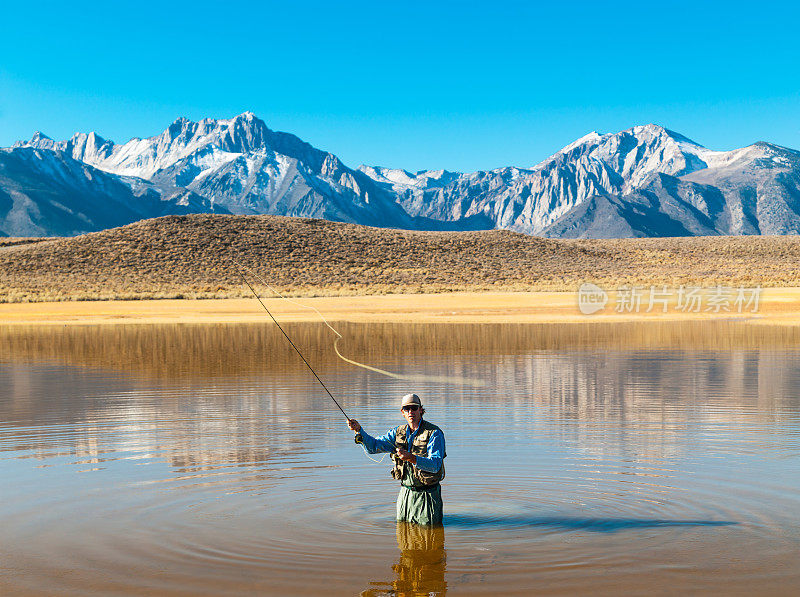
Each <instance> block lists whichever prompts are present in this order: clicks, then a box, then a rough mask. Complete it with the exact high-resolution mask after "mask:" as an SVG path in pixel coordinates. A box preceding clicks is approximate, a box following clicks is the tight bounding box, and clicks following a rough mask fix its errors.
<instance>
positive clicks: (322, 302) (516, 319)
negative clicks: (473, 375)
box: [0, 288, 800, 326]
mask: <svg viewBox="0 0 800 597" xmlns="http://www.w3.org/2000/svg"><path fill="white" fill-rule="evenodd" d="M577 297H578V294H577V292H545V291H541V292H453V293H441V294H386V295H369V296H363V295H362V296H337V297H309V298H292V299H281V298H270V299H262V300H263V302H264V304H265V305H266V307H267V308H268V309H269V310H270V311H271V312H272V314H273V315H274V316H275V318H276V319H277V320H278V321H279V322H286V323H304V322H305V323H308V322H320V321H322V319H321V317H320V315H318V314H317V313H316V312H315V311H314V310H313V309H311V308H310V307H313V308H315V309H318V310H319V312H320V313H322V315H323V316H324V317H325V319H327V320H328V321H330V322H351V323H487V324H490V323H521V324H524V323H553V324H556V323H570V324H575V323H598V322H604V323H624V322H648V321H650V322H655V321H658V322H668V321H741V322H746V323H749V324H773V325H797V324H800V288H765V289H763V290H762V291H761V294H760V298H759V305H758V308H757V310H756V311H755V312H752V310H751V309H750V308H748V309H746V310H743V311H742V312H738V311H737V309H736V308H735V306H733V305H730V306H729V310H728V311H725V310H720V311H719V312H715V311H714V310H710V311H708V310H704V309H700V310H699V311H698V312H686V311H681V310H678V309H677V305H676V300H675V297H672V299H671V300H670V301H669V302H668V303H667V307H666V308H667V312H666V313H664V312H662V311H661V309H663V308H664V307H663V306H659V308H657V309H653V310H652V311H651V312H649V313H648V312H647V311H646V308H647V302H646V301H643V302H642V305H641V307H640V309H639V311H638V312H617V311H616V307H615V304H617V303H616V302H615V301H617V297H616V296H615V293H613V292H612V293H609V302H608V304H607V305H606V307H605V308H604V309H602V310H601V311H599V312H597V313H594V314H590V315H584V314H583V313H581V311H580V310H579V308H578V298H577ZM264 321H271V319H270V318H269V315H268V314H267V313H266V312H265V311H264V309H263V308H262V306H261V305H260V304H259V303H258V301H257V300H256V299H255V298H246V299H241V298H237V299H157V300H129V301H63V302H49V303H44V302H41V303H2V304H0V326H19V325H33V326H36V325H65V326H66V325H119V324H176V323H185V324H228V323H263V322H264Z"/></svg>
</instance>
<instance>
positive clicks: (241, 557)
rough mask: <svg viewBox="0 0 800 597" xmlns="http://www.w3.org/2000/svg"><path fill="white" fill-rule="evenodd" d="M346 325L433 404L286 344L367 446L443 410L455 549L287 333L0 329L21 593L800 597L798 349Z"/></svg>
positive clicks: (655, 334) (621, 328)
mask: <svg viewBox="0 0 800 597" xmlns="http://www.w3.org/2000/svg"><path fill="white" fill-rule="evenodd" d="M335 327H336V328H337V329H338V330H339V331H340V332H341V333H342V336H343V339H342V340H341V341H340V344H339V347H340V349H341V351H342V352H343V354H345V356H347V357H348V358H351V359H354V360H357V361H360V362H364V363H368V364H369V365H371V366H374V367H378V368H381V369H384V370H387V371H391V372H395V373H398V374H401V375H404V376H409V377H412V379H410V380H409V379H397V378H391V377H386V376H383V375H379V374H377V373H374V372H371V371H368V370H365V369H362V368H358V367H355V366H353V365H350V364H348V363H345V362H343V361H341V360H340V359H338V358H337V357H336V355H335V353H334V351H333V348H332V343H333V339H334V337H333V335H332V333H331V332H330V330H328V329H327V328H325V327H324V326H323V325H316V324H314V325H311V324H294V325H289V326H286V328H285V329H286V331H287V333H288V334H289V335H290V336H291V337H292V339H293V340H294V341H295V343H296V344H297V346H298V347H299V348H300V350H301V351H302V352H303V353H304V355H305V356H306V358H308V360H309V362H311V363H312V365H313V366H314V368H315V370H316V371H317V373H318V374H319V376H320V377H321V378H322V379H323V381H325V383H326V385H328V387H329V388H330V390H331V391H332V392H333V394H334V396H336V397H337V399H338V400H339V402H340V403H341V404H342V406H343V408H344V409H345V411H346V412H347V413H348V415H350V416H352V417H354V418H357V419H358V420H359V422H361V424H362V425H363V426H364V429H365V430H367V431H368V432H370V433H372V434H382V433H384V432H386V430H387V429H389V428H390V427H391V426H394V425H398V424H400V423H402V419H401V416H400V413H399V400H400V397H401V396H402V395H403V394H405V393H407V392H411V391H413V392H416V393H417V394H419V395H420V396H421V397H422V400H423V402H424V403H425V406H426V409H427V414H426V415H425V417H426V418H427V419H428V420H430V421H431V422H433V423H435V424H437V425H439V426H440V427H442V429H443V430H444V432H445V437H446V441H447V453H448V457H447V460H446V465H447V478H446V479H445V481H444V482H443V484H442V487H443V489H442V494H443V498H444V503H445V521H444V527H443V528H437V529H429V528H424V527H416V526H413V525H406V524H401V525H398V524H397V523H395V521H394V500H395V497H396V495H397V484H396V482H394V481H393V480H392V479H391V477H390V475H389V469H390V465H389V464H388V463H389V459H388V457H387V458H386V459H385V460H384V461H383V462H382V463H376V462H373V461H371V460H370V459H369V458H367V456H366V455H365V454H364V452H363V451H362V450H361V448H360V447H359V446H357V445H355V444H354V443H353V436H352V432H350V431H349V430H348V429H347V426H346V422H345V418H344V416H343V415H342V413H341V412H340V411H339V410H338V409H337V408H336V406H335V405H334V404H333V402H332V401H331V400H330V398H328V396H327V395H326V394H325V392H324V390H323V389H322V388H321V387H320V385H319V384H318V383H317V381H316V380H315V379H314V377H313V376H312V375H311V374H310V373H309V371H308V370H307V369H306V368H305V365H304V364H303V363H302V361H301V360H300V359H299V357H298V356H297V355H296V354H295V353H294V352H293V351H292V349H291V347H290V346H289V345H288V343H287V342H286V340H285V339H284V338H283V337H282V336H281V335H280V332H278V331H277V330H276V328H275V327H274V325H270V324H269V323H265V324H264V325H194V326H193V325H161V326H155V325H125V326H70V327H36V328H26V327H10V326H9V327H0V388H2V392H1V393H0V474H1V475H2V484H1V485H0V487H1V488H2V489H1V490H0V498H1V499H0V593H2V594H4V595H27V594H30V595H36V594H44V593H46V594H51V595H85V594H89V593H96V594H117V595H153V594H160V595H220V594H225V595H251V594H268V595H372V596H378V595H387V596H388V595H444V594H447V593H449V594H451V595H530V594H534V593H535V594H540V595H575V594H587V593H591V594H593V595H619V594H641V595H644V594H648V595H658V594H665V595H666V594H680V593H695V594H696V593H703V594H719V595H750V594H754V593H758V594H762V595H764V594H771V595H790V594H798V592H800V567H798V566H797V559H798V553H800V514H799V513H800V398H799V397H798V396H799V395H800V393H799V392H798V390H800V350H798V347H800V329H795V328H792V327H778V326H775V327H769V326H758V325H751V324H748V323H747V322H720V323H714V322H707V323H691V322H690V323H667V322H664V323H653V322H650V323H641V324H575V325H494V324H493V325H489V324H486V325H479V324H459V325H392V324H383V325H378V324H368V325H355V324H341V325H336V326H335ZM444 378H446V379H444ZM372 458H374V459H376V460H378V459H379V457H376V456H373V457H372Z"/></svg>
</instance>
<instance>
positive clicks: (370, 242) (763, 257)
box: [0, 215, 800, 302]
mask: <svg viewBox="0 0 800 597" xmlns="http://www.w3.org/2000/svg"><path fill="white" fill-rule="evenodd" d="M14 240H15V241H19V243H20V244H12V245H6V246H0V301H2V302H20V301H48V300H81V299H89V300H104V299H142V298H180V297H186V298H222V297H239V296H249V290H248V289H247V287H246V286H245V285H244V283H243V282H242V278H241V276H240V274H239V269H238V268H237V265H236V264H237V262H238V263H240V264H241V265H243V266H244V267H245V268H251V269H252V270H253V271H255V272H257V273H258V274H259V275H260V276H261V277H262V278H263V279H264V280H265V281H266V282H267V283H269V284H270V285H271V286H273V287H274V288H276V289H278V290H280V291H281V292H284V293H288V294H290V295H306V296H311V295H352V294H382V293H419V292H446V291H457V290H472V291H475V290H495V291H500V290H515V291H522V290H575V289H576V288H577V287H578V286H579V285H580V284H581V283H582V282H584V281H592V282H595V283H596V284H598V285H600V286H602V287H605V288H616V287H618V286H621V285H623V284H638V285H642V286H649V285H651V284H655V285H662V284H666V285H668V286H673V287H674V286H678V285H680V284H696V285H702V286H713V285H717V284H722V285H728V286H733V287H738V286H745V287H751V286H756V285H758V284H760V285H761V286H763V287H768V286H800V239H798V238H797V237H762V236H758V237H701V238H668V239H663V238H658V239H624V240H552V239H543V238H537V237H531V236H526V235H523V234H517V233H514V232H508V231H499V230H497V231H485V232H412V231H407V230H390V229H379V228H369V227H365V226H356V225H351V224H341V223H336V222H327V221H324V220H308V219H299V218H286V217H280V216H218V215H190V216H167V217H164V218H157V219H154V220H145V221H141V222H136V223H134V224H130V225H128V226H124V227H121V228H114V229H111V230H105V231H102V232H95V233H91V234H85V235H83V236H78V237H73V238H56V239H46V240H42V239H27V240H26V239H14ZM34 241H38V242H34ZM249 279H250V280H251V282H253V283H254V285H255V286H256V287H257V289H259V291H260V292H261V291H263V292H264V293H265V294H266V293H267V291H266V290H265V289H264V287H263V285H262V284H260V283H258V281H257V280H256V279H255V278H254V277H253V276H252V275H250V276H249Z"/></svg>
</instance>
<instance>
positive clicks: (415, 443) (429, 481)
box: [348, 394, 447, 525]
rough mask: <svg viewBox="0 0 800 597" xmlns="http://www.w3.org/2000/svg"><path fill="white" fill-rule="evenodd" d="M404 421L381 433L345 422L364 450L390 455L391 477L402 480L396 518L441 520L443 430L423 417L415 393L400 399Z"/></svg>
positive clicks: (434, 522)
mask: <svg viewBox="0 0 800 597" xmlns="http://www.w3.org/2000/svg"><path fill="white" fill-rule="evenodd" d="M400 410H401V411H402V413H403V416H404V417H405V419H406V424H404V425H400V426H399V427H396V428H394V429H390V430H389V431H388V433H386V435H384V436H382V437H377V438H376V437H372V436H371V435H369V434H368V433H366V432H365V431H364V430H363V429H362V428H361V425H359V424H358V421H356V420H355V419H350V420H349V421H348V425H349V426H350V429H352V430H353V431H355V432H356V433H357V434H358V435H357V436H356V439H357V441H359V440H360V442H361V443H363V444H364V447H365V448H366V450H367V452H369V453H370V454H377V453H379V452H390V453H391V455H392V462H393V463H394V466H393V468H392V477H394V478H395V479H397V480H398V481H400V482H401V487H400V494H399V495H398V496H397V520H398V521H407V522H414V523H416V524H424V525H439V524H442V486H441V485H439V482H440V481H441V480H442V479H444V458H445V456H447V454H446V453H445V448H444V433H442V430H441V429H439V428H438V427H437V426H436V425H433V424H431V423H428V421H425V420H423V418H422V415H424V414H425V409H424V408H422V401H421V400H420V399H419V396H417V395H416V394H406V395H405V396H403V399H402V400H401V402H400Z"/></svg>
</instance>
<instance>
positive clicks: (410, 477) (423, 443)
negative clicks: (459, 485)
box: [392, 419, 447, 487]
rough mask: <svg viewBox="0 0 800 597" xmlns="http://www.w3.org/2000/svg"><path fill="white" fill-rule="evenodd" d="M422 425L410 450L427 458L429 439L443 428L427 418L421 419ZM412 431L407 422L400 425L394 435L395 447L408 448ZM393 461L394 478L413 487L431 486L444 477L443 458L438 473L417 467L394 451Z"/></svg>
mask: <svg viewBox="0 0 800 597" xmlns="http://www.w3.org/2000/svg"><path fill="white" fill-rule="evenodd" d="M420 427H421V429H420V431H419V433H417V435H416V436H415V437H414V442H413V443H412V444H411V450H409V451H410V452H411V453H412V454H414V455H415V456H422V457H425V458H427V456H428V441H429V440H430V438H431V433H433V432H434V431H435V430H438V431H439V433H441V432H442V430H441V429H439V428H438V427H437V426H436V425H433V424H432V423H428V422H427V421H426V420H425V419H422V421H420ZM410 432H411V431H410V429H409V426H408V424H407V423H406V424H405V425H400V427H398V428H397V433H396V434H395V436H394V445H395V448H402V449H403V450H408V434H409V433H410ZM445 456H447V454H446V453H445V454H444V455H443V456H442V458H444V457H445ZM392 462H393V463H394V466H393V467H392V478H394V479H396V480H398V481H401V482H402V483H403V485H407V486H411V487H431V486H433V485H436V484H437V483H438V482H439V481H441V480H442V479H444V460H442V467H441V468H440V469H439V471H438V472H436V473H429V472H427V471H423V470H421V469H419V468H417V467H416V466H414V465H413V464H411V463H410V462H406V461H405V460H403V459H402V458H400V457H399V456H398V455H397V453H395V452H392Z"/></svg>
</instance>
